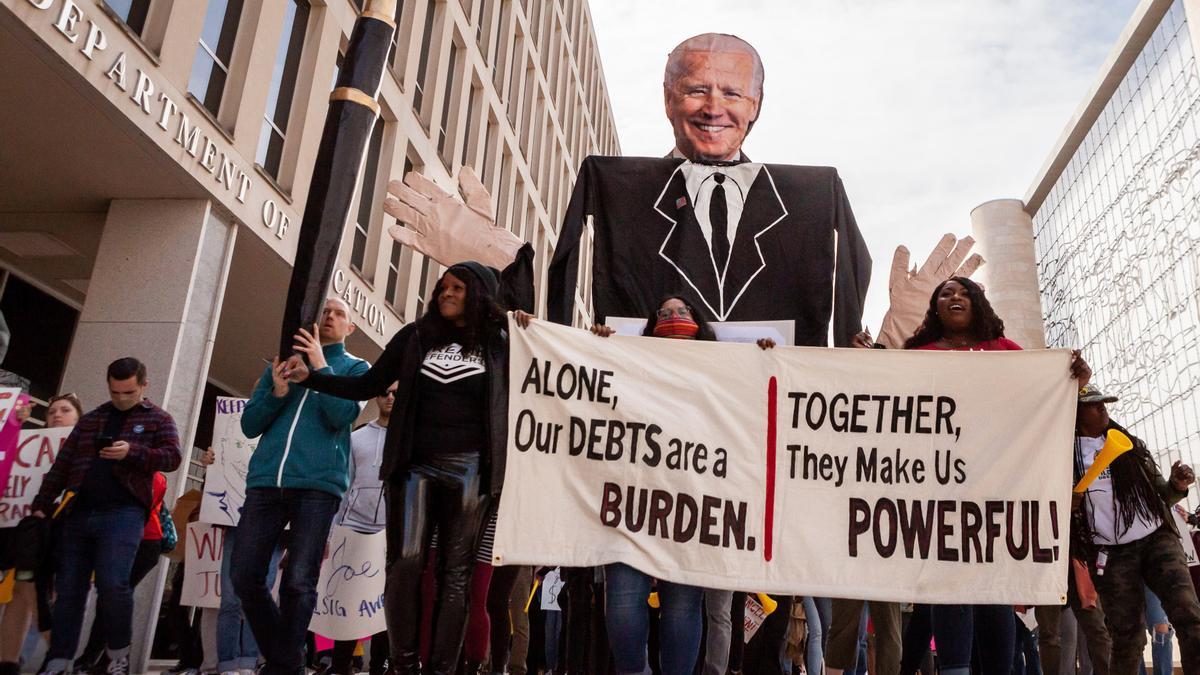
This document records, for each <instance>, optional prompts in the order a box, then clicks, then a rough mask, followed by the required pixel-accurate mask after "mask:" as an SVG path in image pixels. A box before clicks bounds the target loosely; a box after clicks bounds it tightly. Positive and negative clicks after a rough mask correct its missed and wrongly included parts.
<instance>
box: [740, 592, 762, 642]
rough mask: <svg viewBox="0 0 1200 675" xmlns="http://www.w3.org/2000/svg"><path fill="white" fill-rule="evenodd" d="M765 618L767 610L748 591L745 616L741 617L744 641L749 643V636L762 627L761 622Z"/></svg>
mask: <svg viewBox="0 0 1200 675" xmlns="http://www.w3.org/2000/svg"><path fill="white" fill-rule="evenodd" d="M766 620H767V612H766V610H765V609H763V606H762V604H761V603H759V601H758V599H757V598H755V597H754V596H753V595H751V594H750V593H747V594H746V616H745V618H744V619H743V623H742V631H743V633H742V634H743V637H744V640H743V641H744V642H746V643H747V644H749V643H750V638H753V637H754V634H755V633H757V632H758V629H759V628H762V625H763V623H765V622H766Z"/></svg>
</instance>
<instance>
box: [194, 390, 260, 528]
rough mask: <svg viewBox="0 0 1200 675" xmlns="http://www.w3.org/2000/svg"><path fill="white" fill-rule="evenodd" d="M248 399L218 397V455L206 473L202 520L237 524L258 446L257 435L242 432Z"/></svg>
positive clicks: (215, 438) (215, 420) (215, 432)
mask: <svg viewBox="0 0 1200 675" xmlns="http://www.w3.org/2000/svg"><path fill="white" fill-rule="evenodd" d="M246 401H247V399H244V398H227V397H225V396H218V397H217V412H216V416H215V417H214V418H213V445H212V447H213V454H214V455H215V459H214V460H213V463H212V466H209V467H208V469H207V470H206V471H205V473H204V498H203V499H202V500H201V501H200V522H202V523H212V524H214V525H237V524H238V521H240V520H241V519H242V504H243V503H245V501H246V472H247V471H248V470H249V469H250V453H252V452H254V448H256V447H258V439H257V438H246V435H245V434H243V433H242V410H243V409H244V408H245V407H246Z"/></svg>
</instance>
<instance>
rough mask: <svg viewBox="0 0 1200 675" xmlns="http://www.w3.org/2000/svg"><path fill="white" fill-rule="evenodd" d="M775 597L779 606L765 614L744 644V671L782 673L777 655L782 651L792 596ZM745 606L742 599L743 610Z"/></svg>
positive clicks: (780, 674) (765, 673)
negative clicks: (748, 640)
mask: <svg viewBox="0 0 1200 675" xmlns="http://www.w3.org/2000/svg"><path fill="white" fill-rule="evenodd" d="M775 599H776V600H777V601H778V602H779V606H778V607H777V608H776V609H775V611H774V612H771V613H770V614H769V615H767V618H766V620H765V621H763V625H762V626H760V627H759V629H758V632H757V633H755V634H754V637H753V638H752V639H751V640H750V643H749V644H747V645H745V648H744V652H743V655H742V670H743V671H744V672H747V673H763V674H764V675H783V665H782V664H781V663H780V657H779V655H780V654H782V653H783V641H784V640H785V639H787V628H788V621H789V620H790V619H791V616H792V596H790V595H782V596H776V598H775ZM745 607H746V601H745V600H742V609H743V611H744V610H745Z"/></svg>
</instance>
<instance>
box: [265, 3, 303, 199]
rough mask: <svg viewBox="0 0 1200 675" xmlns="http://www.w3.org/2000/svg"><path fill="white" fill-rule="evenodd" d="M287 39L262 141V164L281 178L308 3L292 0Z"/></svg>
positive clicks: (286, 18)
mask: <svg viewBox="0 0 1200 675" xmlns="http://www.w3.org/2000/svg"><path fill="white" fill-rule="evenodd" d="M284 12H285V13H284V17H283V37H282V39H281V41H280V43H279V51H278V52H277V53H276V55H275V71H274V73H273V74H272V75H271V88H270V90H269V91H268V92H267V113H266V116H265V118H264V119H263V126H262V133H261V134H260V135H259V138H258V157H257V158H256V159H257V160H258V163H259V165H260V166H262V168H264V169H266V170H267V173H269V174H271V175H272V176H275V177H276V178H278V177H279V162H280V159H281V158H282V157H283V142H284V139H286V138H287V128H288V118H289V117H291V114H292V95H293V94H294V93H295V89H296V74H297V73H298V72H299V70H300V54H301V52H303V50H304V33H305V31H306V29H307V27H308V0H290V1H289V2H288V3H287V8H286V9H285V10H284Z"/></svg>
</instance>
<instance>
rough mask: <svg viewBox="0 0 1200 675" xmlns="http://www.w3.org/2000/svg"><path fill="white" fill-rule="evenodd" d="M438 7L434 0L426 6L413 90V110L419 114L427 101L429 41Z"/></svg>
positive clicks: (430, 0)
mask: <svg viewBox="0 0 1200 675" xmlns="http://www.w3.org/2000/svg"><path fill="white" fill-rule="evenodd" d="M436 8H437V3H436V2H434V0H429V2H428V6H427V7H426V8H425V28H424V30H423V31H422V32H421V44H420V51H421V59H420V61H418V62H417V81H416V84H415V85H414V88H415V91H414V92H413V110H415V111H417V115H418V116H419V115H420V113H421V104H422V103H424V101H425V83H426V77H427V75H428V72H427V71H428V70H429V42H430V40H432V39H433V14H434V10H435V9H436Z"/></svg>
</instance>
